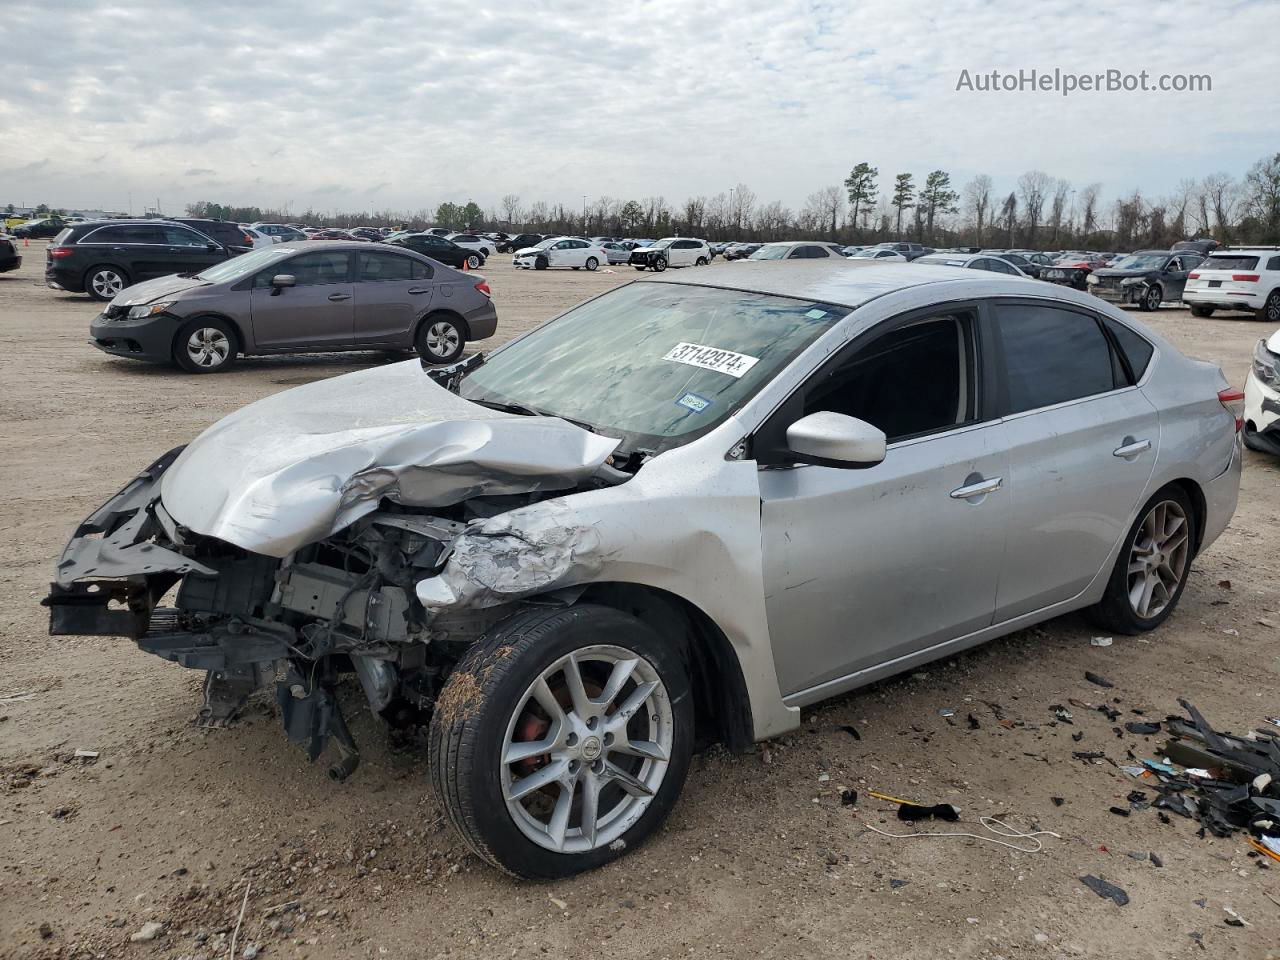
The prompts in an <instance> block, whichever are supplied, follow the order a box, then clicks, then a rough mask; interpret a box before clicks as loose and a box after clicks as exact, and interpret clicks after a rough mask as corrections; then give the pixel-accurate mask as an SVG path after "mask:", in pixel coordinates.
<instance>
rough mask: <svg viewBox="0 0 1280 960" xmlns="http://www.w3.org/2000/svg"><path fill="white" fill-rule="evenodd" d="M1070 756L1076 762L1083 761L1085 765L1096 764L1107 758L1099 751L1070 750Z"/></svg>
mask: <svg viewBox="0 0 1280 960" xmlns="http://www.w3.org/2000/svg"><path fill="white" fill-rule="evenodd" d="M1071 756H1073V757H1074V758H1075V759H1077V760H1083V761H1084V762H1085V763H1096V762H1097V761H1099V760H1105V759H1106V758H1107V755H1106V754H1105V753H1103V752H1102V751H1101V750H1072V751H1071Z"/></svg>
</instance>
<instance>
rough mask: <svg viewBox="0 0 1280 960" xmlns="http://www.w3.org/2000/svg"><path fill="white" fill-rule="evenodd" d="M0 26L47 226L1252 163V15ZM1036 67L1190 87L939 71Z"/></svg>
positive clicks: (688, 4)
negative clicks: (116, 218)
mask: <svg viewBox="0 0 1280 960" xmlns="http://www.w3.org/2000/svg"><path fill="white" fill-rule="evenodd" d="M4 19H5V34H6V39H7V43H6V50H7V51H8V54H7V57H8V58H7V62H6V90H5V92H4V94H3V95H0V123H2V124H3V128H4V129H5V130H6V136H5V137H4V139H3V141H0V184H3V185H4V187H5V188H6V191H5V192H7V193H9V194H10V195H11V197H12V198H15V199H16V197H17V196H18V195H20V196H21V197H22V198H25V199H29V198H32V197H38V198H41V199H45V200H47V202H50V203H53V204H58V205H76V206H95V207H96V206H102V207H107V208H112V207H115V208H120V207H123V206H124V204H125V199H126V196H127V194H128V192H129V191H134V192H138V193H139V195H146V196H148V197H150V196H154V195H157V194H158V195H159V196H160V197H161V198H162V199H163V200H164V202H165V204H166V205H168V206H173V207H174V208H176V207H178V206H180V205H181V204H182V203H185V202H188V201H191V200H194V199H199V198H205V199H216V200H222V201H229V202H243V203H257V204H261V205H264V206H265V205H271V206H277V205H281V204H283V203H285V202H290V201H291V202H292V205H293V209H294V210H300V209H303V208H305V207H306V206H307V204H309V203H311V204H315V205H316V206H318V207H323V208H325V209H330V208H342V207H347V208H356V209H358V208H361V207H365V206H367V205H368V204H370V203H376V205H377V206H379V207H392V208H399V209H417V208H421V207H434V205H435V204H436V203H438V202H440V201H441V200H445V199H453V200H459V201H465V200H466V199H468V198H473V199H475V200H477V201H478V202H480V203H482V204H484V205H486V206H489V205H496V203H497V200H498V198H499V197H500V196H501V195H502V194H504V193H508V192H514V193H518V194H520V195H521V196H522V198H523V199H524V200H525V201H526V202H529V201H533V200H536V199H545V200H548V201H552V202H556V201H561V202H564V203H565V204H566V205H570V206H576V205H577V204H579V203H581V197H582V195H583V194H587V195H588V196H589V197H595V196H598V195H602V194H607V195H610V196H614V197H622V198H630V197H641V196H647V195H657V194H662V195H665V196H666V198H667V200H668V201H669V202H679V201H681V200H683V199H684V198H685V197H686V196H689V195H692V194H710V193H716V192H719V191H721V190H726V189H727V188H728V187H730V186H731V185H733V184H735V183H737V182H739V181H742V182H745V183H748V184H749V185H751V187H752V188H753V189H754V190H755V191H756V193H757V194H758V196H759V197H760V199H761V200H771V199H775V198H776V199H780V200H782V201H783V203H785V204H787V205H789V206H793V207H798V206H799V205H801V204H802V202H803V199H804V197H805V196H806V195H807V194H808V193H810V192H811V191H813V190H815V189H817V188H819V187H821V186H824V185H827V184H831V183H837V182H839V181H840V180H841V179H843V177H844V175H845V174H846V173H847V171H848V169H849V167H850V166H852V164H854V163H855V162H857V161H859V160H867V161H869V162H871V163H872V164H874V165H875V166H877V167H879V168H880V171H881V174H882V181H887V180H888V179H889V178H890V177H891V176H892V174H893V173H895V172H897V171H901V170H906V171H911V172H914V173H916V174H917V178H920V177H922V176H923V175H924V174H925V173H927V172H928V171H929V170H932V169H935V168H942V169H946V170H949V171H951V173H952V175H953V179H954V180H955V181H956V182H962V181H963V180H964V179H966V178H967V177H969V176H971V175H972V174H973V173H977V172H986V173H989V174H991V175H992V176H993V177H994V178H995V179H996V182H997V187H998V188H1001V187H1002V188H1004V189H1008V188H1009V187H1010V186H1011V185H1012V183H1013V181H1014V180H1015V179H1016V177H1017V176H1018V175H1019V174H1020V173H1022V172H1023V171H1025V170H1028V169H1032V168H1037V169H1042V170H1045V171H1047V172H1049V173H1051V174H1053V175H1055V176H1060V177H1065V178H1067V179H1070V180H1072V181H1073V182H1075V183H1076V184H1079V185H1083V184H1085V183H1088V182H1092V181H1095V180H1096V181H1102V182H1103V183H1104V184H1105V185H1106V188H1107V190H1108V192H1109V193H1111V194H1113V195H1114V194H1117V193H1121V192H1126V191H1128V190H1131V189H1133V188H1134V187H1136V186H1141V187H1142V188H1143V189H1144V191H1147V192H1149V193H1160V192H1163V191H1167V190H1169V189H1171V188H1172V187H1173V186H1174V184H1176V183H1177V182H1178V181H1179V180H1181V179H1183V178H1184V177H1188V176H1201V175H1204V174H1207V173H1211V172H1214V171H1217V170H1225V171H1228V172H1231V173H1233V174H1235V175H1239V174H1240V173H1241V172H1243V170H1244V169H1245V168H1246V167H1247V166H1248V165H1249V164H1250V163H1252V162H1253V161H1254V160H1255V159H1257V158H1258V157H1260V156H1262V155H1263V154H1266V153H1270V152H1274V151H1275V150H1276V149H1280V136H1277V134H1278V133H1280V106H1278V105H1277V102H1276V99H1275V97H1274V96H1272V95H1271V94H1272V93H1273V90H1274V79H1275V77H1276V76H1277V75H1280V54H1277V52H1276V48H1275V45H1274V43H1270V42H1268V41H1267V38H1269V37H1270V36H1272V35H1273V34H1274V33H1275V30H1276V27H1277V25H1278V22H1277V14H1276V7H1275V5H1274V4H1273V3H1271V2H1270V0H1262V2H1251V3H1249V2H1239V3H1224V4H1219V5H1215V6H1210V7H1206V6H1203V5H1199V6H1196V5H1191V6H1187V5H1173V4H1161V5H1158V6H1157V5H1148V4H1140V5H1136V4H1135V5H1125V4H1114V3H1108V4H1091V3H1088V2H1083V0H1069V2H1068V0H1047V2H1040V3H1035V4H1028V3H1026V2H1018V3H1013V2H1006V0H991V2H980V0H953V2H951V3H948V4H945V5H944V4H928V5H912V6H908V5H906V4H902V3H899V2H890V0H871V2H861V3H856V4H855V3H839V4H837V3H819V2H792V0H698V2H692V0H663V2H657V0H650V2H638V3H618V4H607V3H602V2H600V0H595V2H590V3H574V4H568V3H553V2H545V0H526V2H521V3H519V4H507V3H499V4H490V5H485V4H483V3H479V2H476V0H472V2H470V3H468V4H466V5H458V4H441V3H438V2H412V0H363V2H362V3H360V4H359V5H357V6H356V7H354V8H353V7H352V6H351V5H350V4H348V3H344V2H339V0H317V2H310V3H293V2H277V3H272V4H264V3H260V2H248V0H220V2H219V3H218V4H215V5H206V4H190V5H187V6H182V5H179V4H175V3H172V2H169V0H101V2H98V0H65V2H62V3H57V4H50V3H46V2H44V0H16V3H15V0H9V2H8V3H6V4H5V15H4ZM1055 67H1058V68H1061V69H1062V70H1065V71H1072V72H1078V73H1092V72H1097V71H1103V70H1106V69H1110V68H1114V69H1119V70H1123V71H1132V72H1136V71H1138V70H1141V69H1146V70H1149V71H1151V73H1152V74H1153V75H1158V74H1159V73H1162V72H1168V73H1209V74H1211V75H1212V78H1213V91H1212V93H1208V94H1203V93H1200V94H1193V93H1186V94H1171V93H1165V94H1153V93H1148V94H1141V93H1131V94H1118V93H1117V94H1076V95H1075V96H1072V97H1069V98H1063V97H1061V96H1058V95H1055V94H1052V93H1000V94H980V93H970V92H957V91H956V90H955V85H956V80H957V77H958V76H959V74H960V71H961V70H962V69H968V70H970V71H971V72H973V73H978V72H989V71H990V70H992V69H999V70H1017V69H1020V68H1026V69H1030V68H1037V69H1040V70H1045V69H1048V70H1052V69H1053V68H1055ZM42 161H47V162H42ZM206 171H215V172H216V177H217V179H216V180H215V181H201V180H200V179H198V178H197V176H196V174H197V172H198V173H199V174H200V175H201V176H213V175H215V174H210V173H206ZM213 186H216V188H217V191H218V194H217V196H210V197H204V195H203V194H200V196H196V195H195V194H196V193H197V192H199V191H200V190H201V189H202V188H204V189H205V190H206V192H207V190H208V189H211V188H212V187H213ZM193 191H194V192H193ZM8 199H10V197H0V202H4V201H7V200H8Z"/></svg>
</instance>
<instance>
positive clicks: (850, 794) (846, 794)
mask: <svg viewBox="0 0 1280 960" xmlns="http://www.w3.org/2000/svg"><path fill="white" fill-rule="evenodd" d="M840 802H841V803H842V804H844V806H846V807H852V806H853V805H854V804H856V803H857V802H858V791H857V790H841V791H840Z"/></svg>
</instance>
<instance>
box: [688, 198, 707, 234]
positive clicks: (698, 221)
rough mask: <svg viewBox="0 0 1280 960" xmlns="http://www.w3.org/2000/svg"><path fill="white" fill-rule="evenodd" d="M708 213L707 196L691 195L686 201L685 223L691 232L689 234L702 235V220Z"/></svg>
mask: <svg viewBox="0 0 1280 960" xmlns="http://www.w3.org/2000/svg"><path fill="white" fill-rule="evenodd" d="M706 214H707V198H706V197H690V198H689V199H688V200H686V201H685V202H684V225H685V228H686V229H687V230H688V232H689V236H691V237H700V236H702V221H703V219H704V218H705V217H706Z"/></svg>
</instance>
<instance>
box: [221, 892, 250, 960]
mask: <svg viewBox="0 0 1280 960" xmlns="http://www.w3.org/2000/svg"><path fill="white" fill-rule="evenodd" d="M252 889H253V884H252V883H246V884H245V886H244V899H243V900H241V901H240V916H238V917H237V918H236V928H235V929H234V930H232V931H231V949H230V951H228V953H227V956H228V957H230V958H231V960H235V957H236V937H238V936H239V935H240V924H242V923H244V908H245V907H247V906H248V905H249V891H250V890H252Z"/></svg>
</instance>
